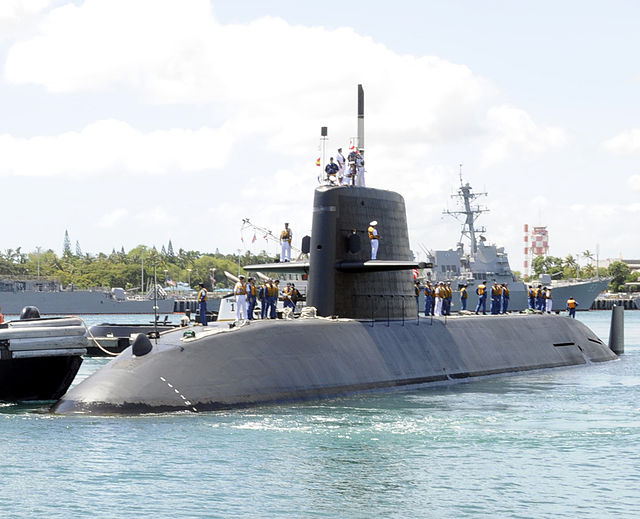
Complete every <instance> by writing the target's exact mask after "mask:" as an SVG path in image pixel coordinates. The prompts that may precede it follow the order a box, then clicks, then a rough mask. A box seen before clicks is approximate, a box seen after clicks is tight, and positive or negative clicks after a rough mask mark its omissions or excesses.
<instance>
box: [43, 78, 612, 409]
mask: <svg viewBox="0 0 640 519" xmlns="http://www.w3.org/2000/svg"><path fill="white" fill-rule="evenodd" d="M358 92H359V99H358V119H359V121H360V119H361V118H363V117H364V113H363V111H364V101H363V99H361V97H360V96H361V95H362V87H361V86H360V85H359V86H358ZM360 128H361V125H360V124H359V131H358V137H359V143H360V145H363V143H364V139H363V138H361V131H360ZM372 220H377V222H378V232H379V234H380V236H381V239H380V246H379V250H378V257H379V258H380V259H376V260H371V259H370V258H371V253H370V246H369V238H368V234H367V228H368V226H369V223H370V222H371V221H372ZM302 243H303V246H302V249H303V252H305V253H308V254H309V261H300V262H291V263H289V262H287V263H276V264H269V265H254V266H250V267H245V270H250V271H256V272H260V271H262V272H277V271H280V272H298V273H307V274H308V276H309V278H308V279H309V282H308V287H307V288H308V289H307V305H308V306H307V309H306V310H305V312H304V313H303V315H306V316H303V317H300V318H297V319H286V320H264V321H244V322H235V323H231V324H232V325H231V326H229V327H224V326H221V325H219V326H217V327H215V328H208V327H202V326H190V327H187V328H178V329H175V330H170V331H167V332H163V333H161V334H160V336H159V338H157V339H149V338H148V337H147V336H145V335H143V334H139V335H138V336H137V337H136V338H135V340H134V341H133V344H132V345H131V346H130V347H129V348H127V349H126V350H125V351H124V352H122V353H121V354H120V355H119V356H118V357H116V358H114V359H112V360H111V361H110V362H109V363H108V364H106V365H105V366H103V367H102V368H101V369H99V370H98V371H96V372H95V373H93V374H92V375H91V376H89V377H88V378H86V379H85V380H83V381H82V382H80V383H79V384H78V385H76V386H75V387H73V388H72V389H71V390H70V391H69V392H68V393H67V394H66V395H64V396H63V397H62V398H61V399H60V400H59V401H58V402H57V403H56V404H55V405H54V406H53V408H52V412H54V413H57V414H83V413H85V414H136V413H158V412H171V411H178V412H180V411H182V412H184V411H187V412H200V411H208V410H216V409H226V408H236V407H246V406H254V405H261V404H268V403H276V402H292V401H301V400H313V399H322V398H331V397H337V396H341V395H345V394H353V393H358V392H366V391H375V390H389V389H397V388H416V387H424V386H429V385H434V384H453V383H457V382H460V381H464V380H470V379H473V378H475V377H482V376H489V375H500V374H509V373H516V372H524V371H529V370H538V369H546V368H560V367H566V366H586V365H589V364H591V363H593V362H604V361H610V360H614V359H616V358H617V355H616V353H614V352H613V351H612V349H610V348H609V347H608V346H607V345H606V344H604V343H603V342H602V341H601V340H600V339H599V338H598V337H597V336H596V335H595V334H594V333H593V332H592V331H591V330H590V329H589V328H588V327H587V326H585V325H584V324H583V323H581V322H580V321H576V320H575V319H570V318H568V317H563V316H557V315H553V314H542V315H538V314H522V315H521V314H511V315H500V316H491V315H489V316H476V315H458V316H454V317H437V318H431V317H421V316H419V315H418V302H417V300H416V297H415V293H414V283H413V276H412V271H413V269H416V268H424V267H425V265H424V264H419V263H417V262H415V261H413V260H412V253H411V250H410V248H409V232H408V226H407V218H406V211H405V204H404V199H403V198H402V196H401V195H399V194H398V193H394V192H392V191H385V190H380V189H373V188H368V187H347V186H340V187H338V186H328V185H324V186H319V187H317V188H316V189H315V193H314V203H313V219H312V230H311V236H310V237H304V238H303V241H302ZM312 309H315V311H314V310H312ZM612 330H613V325H612ZM612 342H613V341H612ZM617 351H620V350H619V349H618V350H617Z"/></svg>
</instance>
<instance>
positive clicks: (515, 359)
mask: <svg viewBox="0 0 640 519" xmlns="http://www.w3.org/2000/svg"><path fill="white" fill-rule="evenodd" d="M182 331H184V329H183V330H180V331H176V332H169V333H167V334H166V335H163V336H162V337H161V339H160V340H159V342H158V344H155V345H153V348H152V350H151V351H150V352H149V353H148V354H146V355H143V356H139V357H136V356H134V355H132V350H131V348H129V349H127V350H125V352H123V353H122V354H121V355H120V356H119V357H117V358H115V359H113V360H112V361H111V362H110V363H109V364H108V365H107V366H105V367H104V368H103V369H101V370H99V371H97V372H96V373H94V374H93V375H91V376H90V377H89V378H87V379H85V380H84V381H83V382H81V383H80V384H78V385H77V386H76V387H74V388H73V389H72V390H71V391H69V392H68V393H67V394H66V395H65V396H64V397H63V398H62V399H61V400H60V401H59V402H58V403H57V404H56V405H55V406H54V408H53V411H54V412H55V413H59V414H71V413H91V414H114V413H115V414H135V413H145V412H146V413H154V412H155V413H157V412H167V411H181V410H184V411H191V412H199V411H207V410H215V409H224V408H234V407H246V406H253V405H259V404H266V403H277V402H290V401H301V400H313V399H320V398H330V397H336V396H341V395H345V394H352V393H357V392H362V391H371V390H383V389H389V388H408V387H411V386H418V385H428V384H447V383H455V382H459V381H463V380H465V379H468V378H470V377H480V376H487V375H497V374H507V373H516V372H522V371H528V370H534V369H545V368H559V367H566V366H579V365H585V364H589V363H591V362H603V361H609V360H613V359H615V358H617V356H616V355H615V354H614V353H613V352H612V351H611V350H610V349H609V348H608V347H607V346H606V345H605V344H604V343H602V341H601V340H600V339H599V338H598V337H597V336H596V335H595V334H594V333H593V332H592V331H591V330H589V328H587V327H586V326H585V325H583V324H582V323H581V322H579V321H576V320H574V319H569V318H565V317H558V316H547V315H509V316H500V317H490V316H487V317H479V316H465V317H454V318H449V319H446V320H445V319H438V318H436V319H433V320H432V319H424V318H421V319H419V320H418V319H413V320H395V321H384V322H380V321H376V322H367V321H359V320H350V319H334V320H330V319H318V318H309V319H297V320H293V321H286V322H282V321H280V322H271V321H261V322H255V323H253V324H251V325H250V326H243V327H240V328H236V329H232V330H228V331H222V332H220V331H218V332H215V331H204V332H201V331H198V333H196V337H195V338H183V336H182ZM523 338H529V339H528V340H523Z"/></svg>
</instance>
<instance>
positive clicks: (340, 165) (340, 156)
mask: <svg viewBox="0 0 640 519" xmlns="http://www.w3.org/2000/svg"><path fill="white" fill-rule="evenodd" d="M336 163H337V164H338V185H340V184H342V183H343V179H344V163H345V160H344V155H343V154H342V148H338V154H337V155H336Z"/></svg>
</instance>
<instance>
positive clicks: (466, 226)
mask: <svg viewBox="0 0 640 519" xmlns="http://www.w3.org/2000/svg"><path fill="white" fill-rule="evenodd" d="M459 175H460V188H459V189H458V193H457V194H455V195H451V198H457V199H458V203H459V204H461V205H462V206H463V208H462V209H460V210H458V211H449V210H448V209H447V210H445V211H442V214H446V215H449V216H453V217H454V218H455V219H456V220H458V221H462V231H461V233H460V242H462V238H463V237H464V236H466V237H467V238H469V241H470V242H471V253H472V254H475V253H476V252H478V240H477V238H476V233H483V232H486V229H485V228H484V227H480V228H478V229H476V227H475V221H476V219H477V218H478V216H480V215H481V214H482V213H487V212H489V210H488V209H486V208H483V207H480V206H479V205H475V206H472V205H471V203H472V202H473V200H475V199H476V198H478V197H480V196H487V193H473V192H472V188H471V186H470V185H469V183H468V182H467V183H466V184H464V182H463V181H462V164H460V172H459ZM480 239H482V237H480Z"/></svg>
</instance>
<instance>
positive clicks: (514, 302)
mask: <svg viewBox="0 0 640 519" xmlns="http://www.w3.org/2000/svg"><path fill="white" fill-rule="evenodd" d="M484 195H486V193H474V192H473V188H472V187H471V186H470V185H469V183H468V182H467V183H466V184H465V183H463V181H462V175H461V176H460V187H459V188H458V191H457V193H456V194H455V195H452V197H453V198H455V199H457V202H458V205H459V209H458V210H455V211H448V210H447V211H444V212H443V214H445V215H449V216H454V217H456V218H459V219H461V220H462V230H461V233H460V240H459V241H458V243H457V245H456V248H455V250H454V249H449V250H434V251H431V250H429V251H426V252H427V257H428V260H429V263H430V265H432V266H431V267H430V268H428V269H426V270H425V271H424V279H425V280H428V281H430V282H432V283H433V282H436V283H437V282H440V281H443V282H450V283H451V286H452V288H453V289H454V290H458V291H459V290H460V288H462V286H463V285H467V286H468V287H467V290H468V294H469V299H468V300H467V310H470V311H473V310H475V308H476V305H477V303H478V296H477V295H476V292H475V289H476V287H477V286H478V285H479V284H480V283H482V282H483V281H487V282H488V284H489V286H491V285H492V284H493V282H494V281H496V282H497V283H498V284H502V283H507V285H508V287H509V292H510V300H509V310H510V311H521V310H525V309H526V308H528V307H529V304H528V297H527V294H528V285H527V284H525V283H524V282H523V281H522V280H519V279H517V278H516V276H515V274H514V273H513V272H512V270H511V267H510V265H509V258H508V255H507V253H506V252H505V250H504V247H498V246H496V245H495V244H489V243H488V242H487V240H486V238H485V236H484V233H486V229H485V228H484V227H481V228H477V227H476V225H475V223H476V220H477V219H478V217H479V215H480V214H481V213H483V212H485V211H486V209H483V208H481V207H480V206H479V205H477V204H475V205H474V201H475V200H476V199H477V198H478V197H480V196H484ZM463 240H464V241H463ZM465 241H466V242H467V243H466V244H465ZM465 245H466V246H467V247H468V248H465ZM609 281H610V278H600V277H597V278H592V279H586V280H557V281H556V280H552V279H551V276H550V275H549V274H542V275H541V276H540V277H539V279H538V280H534V281H531V282H530V283H529V284H531V285H532V286H533V287H537V286H538V285H542V286H545V287H550V288H551V289H552V295H553V309H554V311H560V310H564V309H565V303H566V301H567V299H569V298H570V297H573V298H574V299H576V300H577V301H578V303H579V307H578V308H579V309H580V310H589V309H590V308H591V306H592V305H593V302H594V301H595V299H596V297H598V295H599V294H600V293H602V292H603V291H605V290H606V289H607V287H608V286H609ZM453 302H454V308H453V310H454V311H455V310H459V309H460V296H459V293H457V294H455V295H454V298H453ZM421 308H422V309H424V297H423V296H421Z"/></svg>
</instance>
